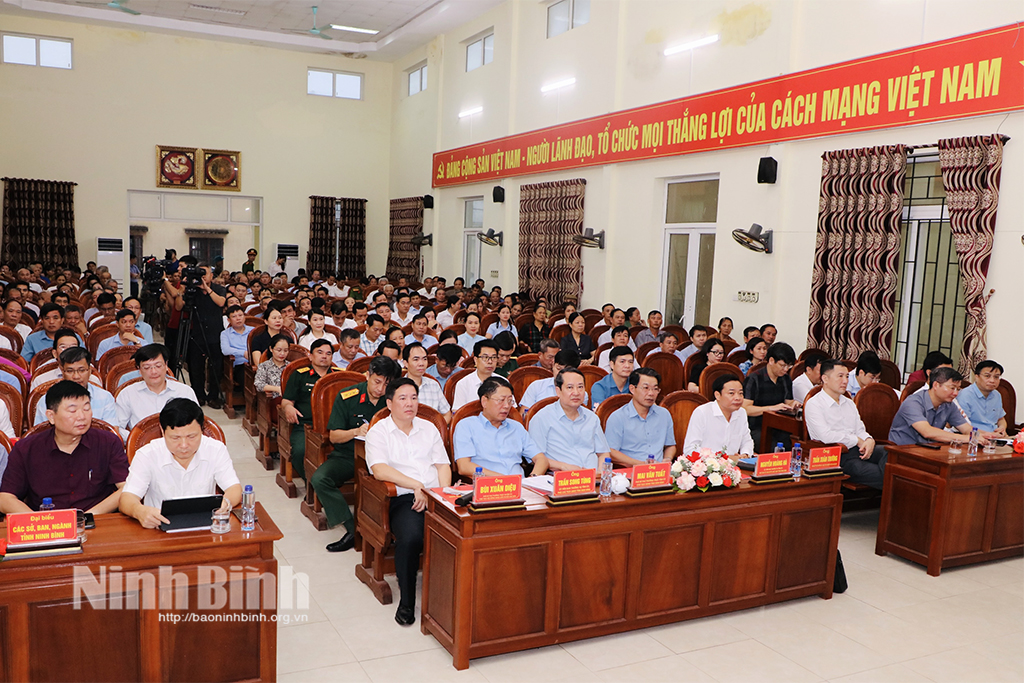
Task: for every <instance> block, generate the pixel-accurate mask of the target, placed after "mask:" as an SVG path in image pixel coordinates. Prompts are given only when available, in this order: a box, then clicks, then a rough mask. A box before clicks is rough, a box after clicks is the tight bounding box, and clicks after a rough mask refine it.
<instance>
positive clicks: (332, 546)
mask: <svg viewBox="0 0 1024 683" xmlns="http://www.w3.org/2000/svg"><path fill="white" fill-rule="evenodd" d="M355 544H356V535H355V534H353V533H352V532H351V531H349V532H348V533H346V534H345V535H344V536H342V537H341V540H338V541H335V542H334V543H328V544H327V552H329V553H341V552H344V551H346V550H351V549H352V546H354V545H355Z"/></svg>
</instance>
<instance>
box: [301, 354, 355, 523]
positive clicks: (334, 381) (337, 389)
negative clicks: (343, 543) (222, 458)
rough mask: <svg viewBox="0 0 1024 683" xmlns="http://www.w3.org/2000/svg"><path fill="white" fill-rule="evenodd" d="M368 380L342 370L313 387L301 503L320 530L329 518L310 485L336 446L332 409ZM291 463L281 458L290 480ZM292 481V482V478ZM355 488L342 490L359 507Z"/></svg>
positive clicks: (352, 485) (351, 483)
mask: <svg viewBox="0 0 1024 683" xmlns="http://www.w3.org/2000/svg"><path fill="white" fill-rule="evenodd" d="M365 381H366V376H365V375H363V374H362V373H358V372H352V371H350V370H342V371H341V372H332V373H331V374H329V375H325V376H324V377H321V378H320V379H318V380H317V382H316V384H315V385H314V386H313V394H312V396H310V405H312V407H313V424H306V425H305V427H304V429H305V434H306V455H305V457H304V459H303V469H305V470H306V495H305V497H304V498H303V500H302V502H301V503H300V504H299V510H300V511H301V512H302V514H304V515H305V516H306V517H307V518H308V519H309V521H310V522H312V523H313V526H314V527H316V529H317V531H324V530H326V529H327V515H326V514H325V513H324V509H323V506H322V505H321V504H320V500H319V499H318V498H317V496H316V492H315V491H314V490H313V487H312V486H310V485H309V482H310V480H311V479H312V478H313V475H314V474H316V471H317V469H318V468H319V467H320V465H322V464H323V463H324V461H325V460H326V459H327V457H328V456H329V455H330V454H331V451H332V450H334V444H332V443H331V434H330V430H329V429H327V423H328V421H329V420H330V418H331V410H332V409H333V408H334V401H335V399H337V397H338V394H340V393H341V392H342V391H343V390H345V389H347V388H348V387H351V386H353V385H355V384H359V383H360V382H365ZM291 464H292V463H291V460H290V459H289V460H288V462H287V464H286V463H285V459H284V458H281V468H282V470H285V471H286V478H287V477H288V476H290V475H291ZM288 481H291V480H290V479H288ZM293 485H294V484H293ZM355 486H356V482H355V480H354V479H353V480H352V481H348V482H346V483H345V484H344V485H343V486H342V487H341V492H342V494H344V496H345V500H346V501H348V502H349V503H350V504H355V502H356V492H355Z"/></svg>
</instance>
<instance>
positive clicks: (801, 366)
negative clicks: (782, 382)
mask: <svg viewBox="0 0 1024 683" xmlns="http://www.w3.org/2000/svg"><path fill="white" fill-rule="evenodd" d="M806 368H807V363H806V362H804V361H802V360H798V361H797V362H796V364H795V365H794V366H793V367H791V368H790V369H789V378H790V379H792V380H795V379H796V378H797V377H799V376H800V375H802V374H804V370H805V369H806Z"/></svg>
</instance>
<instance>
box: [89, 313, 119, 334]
mask: <svg viewBox="0 0 1024 683" xmlns="http://www.w3.org/2000/svg"><path fill="white" fill-rule="evenodd" d="M116 320H117V318H115V317H114V316H112V315H99V314H96V315H94V316H93V317H91V318H89V322H87V323H86V324H85V329H86V330H88V332H89V334H92V333H93V332H94V331H96V330H97V329H98V328H100V327H102V326H104V325H113V324H114V322H116Z"/></svg>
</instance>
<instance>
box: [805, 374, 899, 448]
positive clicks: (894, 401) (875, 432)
mask: <svg viewBox="0 0 1024 683" xmlns="http://www.w3.org/2000/svg"><path fill="white" fill-rule="evenodd" d="M808 398H810V394H808ZM853 402H854V403H855V404H857V412H859V413H860V419H861V420H862V421H863V422H864V428H865V429H867V430H868V433H869V434H870V435H871V436H872V437H874V439H875V442H877V443H880V442H882V441H887V440H888V439H889V429H890V428H891V427H892V420H893V418H894V417H896V412H897V411H898V410H899V409H900V401H899V399H898V398H897V397H896V392H895V391H893V390H892V387H891V386H889V385H888V384H886V383H884V382H878V383H876V384H869V385H867V386H866V387H861V389H860V391H858V392H857V396H856V398H854V399H853Z"/></svg>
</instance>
